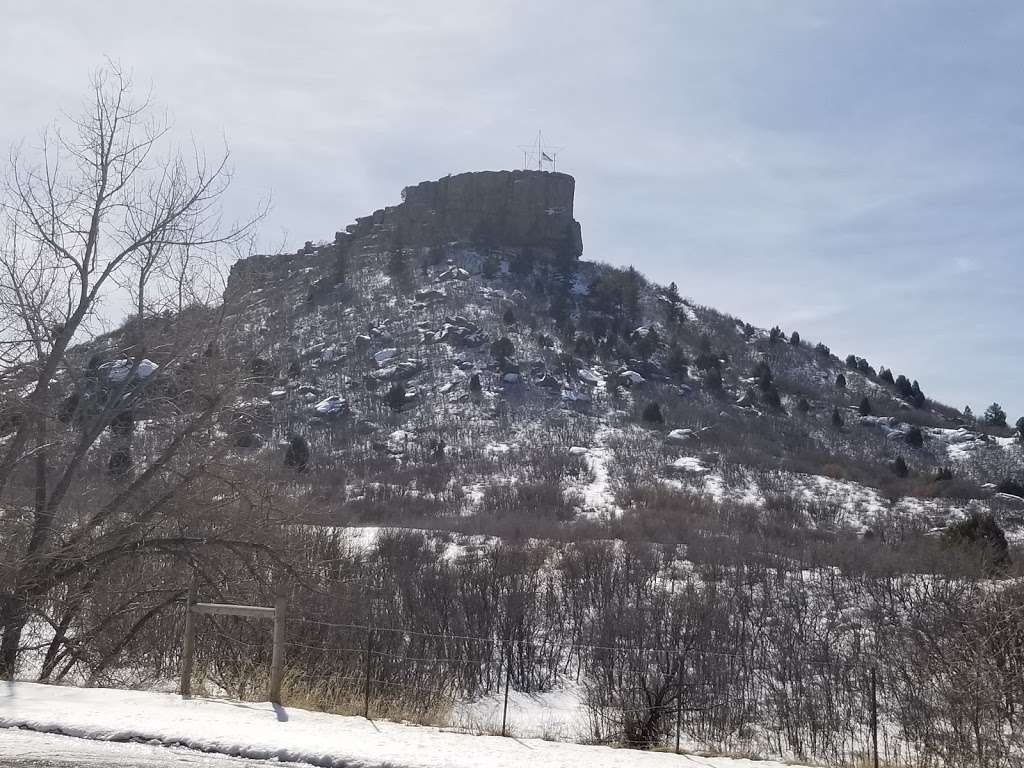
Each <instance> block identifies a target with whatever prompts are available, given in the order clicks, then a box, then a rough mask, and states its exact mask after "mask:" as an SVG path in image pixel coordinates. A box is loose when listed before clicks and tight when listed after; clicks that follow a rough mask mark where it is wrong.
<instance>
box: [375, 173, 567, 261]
mask: <svg viewBox="0 0 1024 768" xmlns="http://www.w3.org/2000/svg"><path fill="white" fill-rule="evenodd" d="M575 185H576V182H575V180H574V179H573V178H572V176H569V175H567V174H564V173H547V172H543V171H484V172H479V173H461V174H459V175H457V176H447V177H445V178H443V179H441V180H439V181H425V182H422V183H420V184H417V185H416V186H415V187H407V188H406V189H405V190H403V192H402V200H403V202H402V204H401V205H399V206H396V207H394V208H388V209H385V211H384V217H383V220H384V222H385V223H388V224H391V225H392V226H393V227H394V230H395V232H396V234H397V236H398V238H399V240H400V241H401V243H402V244H403V245H411V246H417V245H436V244H441V243H447V242H452V241H459V242H468V243H475V244H483V245H493V246H502V247H507V248H519V247H532V248H548V249H551V250H553V251H555V252H559V253H563V254H565V253H571V254H572V256H573V257H576V258H578V257H579V256H580V255H581V254H582V252H583V241H582V238H581V235H580V225H579V223H578V222H576V221H575V220H574V219H573V210H572V209H573V192H574V189H575ZM389 219H390V221H389Z"/></svg>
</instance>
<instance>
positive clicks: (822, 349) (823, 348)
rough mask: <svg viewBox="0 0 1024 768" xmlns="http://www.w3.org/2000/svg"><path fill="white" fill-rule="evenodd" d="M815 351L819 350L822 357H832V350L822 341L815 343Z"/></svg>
mask: <svg viewBox="0 0 1024 768" xmlns="http://www.w3.org/2000/svg"><path fill="white" fill-rule="evenodd" d="M814 351H815V352H817V353H818V354H819V355H821V356H822V357H831V356H832V350H831V349H829V348H828V347H826V346H825V345H824V344H822V343H821V342H820V341H819V342H818V343H817V344H816V345H815V347H814Z"/></svg>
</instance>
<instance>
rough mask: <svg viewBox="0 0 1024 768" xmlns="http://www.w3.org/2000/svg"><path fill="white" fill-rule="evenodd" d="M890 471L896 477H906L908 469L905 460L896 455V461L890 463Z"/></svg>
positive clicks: (908, 472)
mask: <svg viewBox="0 0 1024 768" xmlns="http://www.w3.org/2000/svg"><path fill="white" fill-rule="evenodd" d="M892 471H893V474H895V475H896V477H906V476H907V475H909V474H910V469H909V468H908V467H907V462H906V460H904V458H903V457H902V456H897V457H896V461H894V462H893V463H892Z"/></svg>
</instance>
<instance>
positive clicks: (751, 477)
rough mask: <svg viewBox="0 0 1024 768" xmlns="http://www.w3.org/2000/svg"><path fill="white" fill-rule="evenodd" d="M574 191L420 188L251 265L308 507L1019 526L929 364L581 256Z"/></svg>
mask: <svg viewBox="0 0 1024 768" xmlns="http://www.w3.org/2000/svg"><path fill="white" fill-rule="evenodd" d="M573 189H574V181H573V179H572V177H570V176H567V175H565V174H554V173H543V172H532V171H513V172H483V173H467V174H460V175H457V176H451V177H446V178H444V179H441V180H439V181H436V182H423V183H421V184H418V185H416V186H414V187H409V188H406V189H405V190H404V191H403V193H402V200H403V201H402V202H401V203H400V204H398V205H395V206H391V207H387V208H384V209H381V210H378V211H376V212H375V213H373V214H372V215H370V216H367V217H364V218H360V219H357V221H356V222H355V223H354V224H352V225H350V226H348V227H347V228H346V229H345V231H342V232H338V233H337V234H336V235H335V236H334V238H333V239H332V240H329V241H324V242H308V243H307V244H306V246H305V247H304V248H302V249H300V251H299V252H298V253H295V254H290V255H286V254H282V255H276V256H259V257H254V258H251V259H247V260H243V261H240V262H238V263H237V264H236V265H235V266H234V267H233V269H232V272H231V277H230V280H229V283H228V288H227V293H226V297H227V300H228V302H229V303H230V302H235V303H240V304H241V305H244V308H243V309H241V310H240V311H239V319H240V320H241V323H240V328H241V331H240V332H239V333H238V334H237V335H236V336H235V338H234V339H232V342H231V343H232V350H233V353H234V354H236V355H237V356H238V357H239V358H240V359H246V360H247V364H248V365H249V366H250V370H251V372H252V373H254V374H258V376H256V377H254V380H253V381H252V382H251V383H250V385H249V387H248V392H247V397H246V399H245V404H244V407H243V406H242V404H239V408H240V413H239V416H240V418H241V419H242V420H243V421H246V420H248V422H249V423H251V429H250V430H248V431H245V433H244V434H242V435H240V436H238V437H236V442H237V443H238V447H239V449H240V450H242V451H243V452H244V451H248V452H249V453H250V454H251V455H252V456H253V457H260V458H262V459H263V460H265V461H268V462H269V463H271V464H273V463H278V462H283V461H284V453H285V452H284V451H283V450H282V449H281V448H279V447H278V446H279V445H282V444H283V443H285V442H286V441H287V440H289V439H290V438H295V437H299V438H301V441H300V442H304V443H305V444H306V446H305V447H304V448H303V451H305V450H306V448H308V461H306V462H304V466H303V469H304V470H305V472H304V473H303V474H302V477H303V482H304V483H308V487H309V494H310V496H311V501H312V502H313V503H312V504H311V505H310V507H309V508H310V509H311V510H315V512H316V514H317V515H318V516H320V517H321V518H323V519H327V520H336V521H338V522H359V523H405V524H410V525H416V526H423V527H431V526H433V525H435V524H436V525H438V526H440V527H446V526H449V525H451V522H450V521H452V520H453V519H454V520H456V521H458V525H459V526H461V527H466V526H467V518H479V519H480V524H481V526H482V528H484V529H487V530H491V531H494V532H502V531H507V530H508V526H507V525H506V523H507V522H508V521H509V520H514V521H515V526H514V527H515V529H516V530H519V531H522V532H529V531H530V526H531V525H535V526H536V529H537V531H542V530H547V529H549V528H550V524H551V523H552V522H555V523H566V522H569V521H579V520H582V519H590V520H594V519H601V520H616V519H620V518H621V516H622V515H623V514H624V513H630V512H637V513H639V512H641V511H642V510H644V509H645V508H651V507H658V508H662V507H664V508H672V507H673V506H674V505H675V506H686V507H688V508H690V507H693V506H694V505H695V504H698V505H700V504H702V503H703V502H704V501H710V502H712V504H711V506H710V507H709V509H712V510H713V508H714V505H715V504H719V505H720V504H733V505H736V504H738V505H741V506H742V505H754V506H756V507H761V508H764V507H765V506H768V507H770V508H771V509H773V510H774V511H775V513H776V514H778V515H780V516H785V517H786V518H787V523H786V524H787V525H791V526H795V527H797V528H800V527H806V528H809V529H819V528H820V529H828V530H842V529H851V530H854V531H856V532H858V533H862V534H863V533H865V532H874V533H879V534H884V533H885V528H886V526H887V525H889V521H890V519H891V518H892V517H898V518H899V523H898V525H899V527H900V528H906V526H908V525H909V526H911V527H915V526H916V527H918V528H919V529H920V530H922V531H926V530H929V529H932V528H935V527H937V526H943V525H945V524H946V523H947V522H948V521H949V520H951V519H955V518H958V517H962V516H964V515H966V514H967V513H969V512H972V511H989V510H991V511H993V512H995V513H996V514H997V516H998V517H999V518H1000V519H1001V520H1003V522H1004V524H1005V525H1006V527H1008V528H1010V529H1015V528H1016V527H1017V525H1018V523H1019V519H1018V515H1019V510H1020V505H1019V502H1018V500H1017V499H1016V497H1013V496H1006V495H1005V494H999V493H997V491H996V486H997V485H998V484H999V483H1001V482H1003V481H1004V480H1006V479H1007V478H1013V477H1016V476H1019V475H1020V473H1021V467H1022V464H1021V462H1022V459H1021V450H1020V444H1019V441H1018V440H1017V437H1016V435H1015V433H1014V431H1013V430H1012V429H1010V428H1009V427H1005V426H996V425H986V424H983V423H980V422H979V421H976V420H974V419H972V418H969V417H968V416H965V415H964V414H963V413H961V412H959V411H957V410H955V409H953V408H950V407H948V406H945V405H942V404H940V403H937V402H934V401H932V400H930V399H929V398H928V397H927V394H926V392H925V388H923V387H922V386H921V385H919V384H918V382H917V381H916V380H914V377H913V372H912V371H908V372H901V371H899V369H898V368H896V367H891V368H884V367H881V366H878V367H876V366H875V365H874V364H872V363H871V362H869V361H867V360H864V359H861V358H858V357H856V356H854V355H850V356H848V357H846V358H845V359H842V358H840V357H839V356H837V355H836V354H834V353H833V352H832V351H831V350H830V349H829V348H828V346H827V345H826V344H824V343H821V342H817V341H811V340H809V339H807V338H806V337H801V334H800V330H801V329H796V328H786V329H780V328H773V329H760V328H755V327H753V326H751V325H749V324H747V323H745V322H743V321H742V320H741V319H739V318H737V317H733V316H730V315H728V314H724V313H722V312H720V311H717V310H715V309H712V308H710V307H705V306H702V305H700V304H699V303H698V302H697V301H696V300H695V299H692V298H689V297H685V294H686V293H688V290H687V287H686V280H685V277H686V276H685V269H684V270H682V273H681V274H680V276H679V282H680V284H681V285H682V288H680V287H677V285H676V284H675V283H673V284H672V285H670V286H658V285H655V284H653V283H651V282H649V281H648V280H646V279H645V278H644V277H643V276H642V275H641V274H639V273H638V272H637V271H635V270H633V269H632V268H629V269H620V268H615V267H611V266H609V265H607V264H603V263H601V262H598V261H585V260H582V259H581V258H580V257H581V254H582V235H581V229H580V225H579V223H578V222H576V221H575V220H574V219H573ZM683 264H685V261H684V262H683ZM240 297H245V298H244V300H241V301H239V299H240ZM904 373H905V374H906V375H904ZM925 385H927V382H925ZM325 485H327V486H329V487H330V489H331V490H330V493H329V494H327V493H324V490H323V489H324V486H325ZM446 521H449V522H446Z"/></svg>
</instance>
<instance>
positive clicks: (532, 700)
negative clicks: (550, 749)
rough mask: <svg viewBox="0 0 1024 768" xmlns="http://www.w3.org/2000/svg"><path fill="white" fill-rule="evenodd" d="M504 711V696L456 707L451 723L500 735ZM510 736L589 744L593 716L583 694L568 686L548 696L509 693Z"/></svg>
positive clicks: (518, 692) (468, 702)
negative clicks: (588, 709) (587, 741)
mask: <svg viewBox="0 0 1024 768" xmlns="http://www.w3.org/2000/svg"><path fill="white" fill-rule="evenodd" d="M504 708H505V697H504V693H503V692H498V693H492V694H490V695H488V696H483V697H481V698H479V699H476V700H474V701H466V702H460V703H458V704H456V705H455V710H454V712H453V713H452V715H453V717H452V723H453V724H454V725H455V726H457V727H459V728H464V729H467V730H471V731H486V732H491V733H500V732H501V720H502V714H503V713H504ZM507 729H508V733H509V734H511V735H513V736H520V737H526V738H532V739H551V740H555V741H586V740H587V739H588V738H590V734H591V727H590V715H589V713H588V711H587V708H586V706H585V705H584V703H583V692H582V691H581V690H580V689H579V688H576V687H574V686H566V687H563V688H560V689H558V690H554V691H549V692H546V693H521V692H520V691H510V692H509V696H508V718H507Z"/></svg>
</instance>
